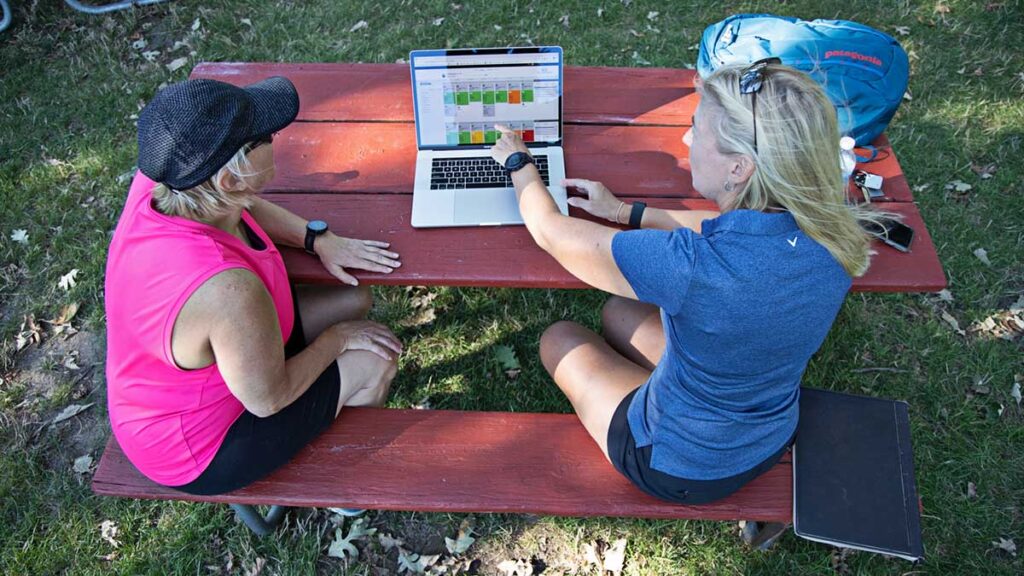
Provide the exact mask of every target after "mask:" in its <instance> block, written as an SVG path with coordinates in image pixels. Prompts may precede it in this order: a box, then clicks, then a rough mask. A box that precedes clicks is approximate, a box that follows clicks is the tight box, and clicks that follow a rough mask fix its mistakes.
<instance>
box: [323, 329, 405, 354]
mask: <svg viewBox="0 0 1024 576" xmlns="http://www.w3.org/2000/svg"><path fill="white" fill-rule="evenodd" d="M331 330H333V331H334V332H335V333H336V335H337V336H338V338H339V339H340V340H341V346H340V349H339V350H338V355H341V354H343V353H345V352H346V351H348V350H366V351H368V352H373V353H374V354H376V355H378V356H380V357H381V358H383V359H385V360H393V359H394V358H395V357H397V356H398V355H399V354H401V353H402V343H401V342H399V341H398V338H397V337H396V336H395V335H394V334H393V333H392V332H391V330H389V329H388V327H387V326H385V325H383V324H379V323H377V322H373V321H370V320H353V321H350V322H339V323H337V324H335V325H334V326H331Z"/></svg>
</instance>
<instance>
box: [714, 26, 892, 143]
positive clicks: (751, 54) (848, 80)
mask: <svg viewBox="0 0 1024 576" xmlns="http://www.w3.org/2000/svg"><path fill="white" fill-rule="evenodd" d="M770 56H776V57H778V58H781V59H782V63H783V64H785V65H787V66H792V67H793V68H796V69H798V70H802V71H804V72H806V73H807V74H808V75H810V76H811V77H812V78H814V79H815V80H817V81H818V82H820V83H821V85H822V86H823V87H824V88H825V92H826V93H828V96H829V98H831V100H832V103H833V104H835V107H836V111H837V112H838V114H839V132H840V133H841V134H842V135H846V136H852V137H853V138H854V140H856V141H857V145H858V146H866V145H868V144H870V143H871V142H872V141H874V139H875V138H877V137H878V135H879V134H881V133H882V131H883V130H885V127H886V126H888V125H889V120H891V119H892V116H893V114H895V113H896V109H897V108H898V107H899V105H900V102H901V101H902V100H903V94H904V93H906V91H907V81H908V78H909V64H908V61H907V53H906V52H904V51H903V48H902V47H901V46H900V44H899V42H897V41H896V40H895V39H893V37H892V36H889V35H888V34H883V33H882V32H879V31H877V30H875V29H873V28H870V27H868V26H865V25H863V24H858V23H856V22H850V21H848V20H800V19H799V18H786V17H782V16H773V15H771V14H738V15H736V16H730V17H728V18H726V19H725V20H722V21H721V22H719V23H717V24H712V25H711V26H708V27H707V28H705V29H704V34H703V35H702V36H701V40H700V55H699V56H698V58H697V71H698V72H699V73H700V75H701V76H702V77H705V78H706V77H707V76H709V75H710V74H711V73H712V72H714V71H715V70H716V69H718V68H719V67H720V66H723V65H725V64H735V63H750V62H756V61H757V60H760V59H761V58H767V57H770Z"/></svg>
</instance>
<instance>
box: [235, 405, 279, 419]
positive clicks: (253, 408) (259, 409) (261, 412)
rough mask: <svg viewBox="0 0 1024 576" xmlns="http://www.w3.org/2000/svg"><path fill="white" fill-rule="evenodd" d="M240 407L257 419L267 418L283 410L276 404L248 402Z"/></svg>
mask: <svg viewBox="0 0 1024 576" xmlns="http://www.w3.org/2000/svg"><path fill="white" fill-rule="evenodd" d="M242 406H244V407H245V409H246V411H247V412H249V413H251V414H252V415H253V416H255V417H257V418H269V417H270V416H273V415H274V414H277V413H278V412H280V411H281V410H282V409H283V408H284V406H281V405H279V404H278V403H276V402H249V403H246V404H243V405H242Z"/></svg>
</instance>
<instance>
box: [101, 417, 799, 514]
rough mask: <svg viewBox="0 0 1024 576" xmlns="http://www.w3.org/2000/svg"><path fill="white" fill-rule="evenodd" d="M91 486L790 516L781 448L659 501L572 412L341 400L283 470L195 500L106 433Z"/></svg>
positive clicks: (438, 508)
mask: <svg viewBox="0 0 1024 576" xmlns="http://www.w3.org/2000/svg"><path fill="white" fill-rule="evenodd" d="M92 489H93V491H94V492H96V493H97V494H102V495H106V496H121V497H128V498H141V499H170V500H193V501H202V502H225V503H236V504H269V505H281V506H306V507H346V508H352V507H354V508H371V509H384V510H418V511H425V512H505V513H517V514H518V513H532V514H543V515H556V516H631V517H643V518H693V519H696V518H700V519H709V520H757V521H763V522H781V523H784V524H785V523H789V522H790V519H791V518H792V513H793V494H792V492H793V481H792V469H791V465H790V459H789V456H788V455H787V456H786V457H784V459H783V460H782V461H781V462H780V463H779V464H778V465H776V466H775V467H774V468H773V469H772V470H770V471H769V472H767V473H765V474H764V475H762V476H761V477H759V478H757V479H756V480H754V481H753V482H751V483H750V484H748V485H747V486H745V487H743V488H742V489H741V490H740V491H739V492H737V493H736V494H734V495H732V496H730V497H728V498H726V499H724V500H721V501H719V502H715V503H712V504H707V505H702V506H682V505H677V504H670V503H666V502H662V501H660V500H657V499H655V498H652V497H650V496H647V495H646V494H643V493H642V492H640V491H639V490H637V489H636V488H635V487H633V486H632V485H631V484H630V483H629V482H628V481H627V480H626V479H625V478H623V477H622V476H621V475H619V473H618V472H616V471H615V469H614V468H613V467H612V465H611V464H609V463H608V461H607V460H605V458H604V455H602V454H601V451H600V449H599V448H598V447H597V445H596V444H594V441H593V440H592V439H591V438H590V436H589V435H588V434H587V432H586V430H585V429H584V428H583V426H582V424H580V421H579V419H578V418H577V417H576V416H575V415H574V414H537V413H516V412H462V411H452V410H402V409H375V408H346V409H345V410H344V411H343V412H342V415H341V416H340V417H339V418H338V420H337V421H336V422H335V423H334V424H333V425H332V426H331V428H330V429H328V430H327V431H326V432H325V433H324V434H322V435H321V436H320V437H319V438H318V439H317V440H315V441H314V442H313V443H312V444H310V445H309V446H307V447H306V448H305V449H303V450H302V451H301V452H300V453H299V455H298V456H296V457H295V459H294V460H292V462H291V463H289V464H288V465H287V466H284V467H283V468H281V469H280V470H278V471H277V472H275V473H273V474H271V475H270V476H269V477H267V478H265V479H264V480H261V481H259V482H256V483H254V484H252V485H250V486H248V487H246V488H243V489H241V490H238V491H236V492H232V493H230V494H224V495H221V496H191V495H188V494H184V493H181V492H177V491H175V490H172V489H170V488H167V487H164V486H160V485H157V484H155V483H153V482H151V481H150V480H148V479H147V478H145V477H144V476H142V474H141V473H139V472H138V471H137V470H136V469H135V467H134V466H133V465H132V464H131V463H130V462H128V460H127V459H126V458H125V456H124V454H123V453H122V452H121V449H120V447H119V446H118V444H117V441H116V440H115V439H114V438H111V440H110V442H109V443H108V445H107V448H106V450H105V451H104V453H103V457H102V458H101V460H100V463H99V467H98V468H97V470H96V473H95V475H94V476H93V481H92Z"/></svg>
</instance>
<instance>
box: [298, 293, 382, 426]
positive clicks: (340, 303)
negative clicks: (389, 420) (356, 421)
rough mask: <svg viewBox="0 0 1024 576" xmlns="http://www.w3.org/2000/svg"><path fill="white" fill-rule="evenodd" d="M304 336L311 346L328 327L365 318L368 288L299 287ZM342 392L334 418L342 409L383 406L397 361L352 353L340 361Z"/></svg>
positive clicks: (370, 299)
mask: <svg viewBox="0 0 1024 576" xmlns="http://www.w3.org/2000/svg"><path fill="white" fill-rule="evenodd" d="M296 293H297V297H298V301H299V313H300V314H301V315H302V329H303V330H302V332H303V335H304V336H305V337H306V342H312V341H313V340H314V339H315V338H316V337H317V336H318V335H319V334H320V333H321V332H323V331H324V330H326V329H327V328H328V327H329V326H332V325H334V324H337V323H338V322H344V321H346V320H359V319H361V318H365V317H366V315H367V313H369V311H370V308H371V307H372V306H373V293H372V292H371V291H370V288H369V287H368V286H358V287H352V286H319V285H306V286H296ZM337 364H338V373H339V374H340V375H341V390H340V391H339V394H338V406H337V409H336V410H335V412H334V413H335V415H337V414H338V413H339V412H341V407H342V406H382V405H383V404H384V401H385V400H386V399H387V396H388V390H390V388H391V381H392V380H393V379H394V378H395V373H396V372H397V371H398V364H397V362H396V361H395V360H385V359H384V358H381V357H380V356H378V355H376V354H374V353H373V352H367V351H366V350H350V351H348V352H345V353H344V354H342V355H341V356H339V357H338V359H337Z"/></svg>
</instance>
